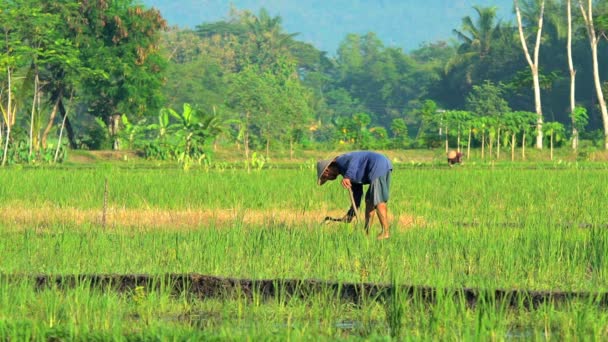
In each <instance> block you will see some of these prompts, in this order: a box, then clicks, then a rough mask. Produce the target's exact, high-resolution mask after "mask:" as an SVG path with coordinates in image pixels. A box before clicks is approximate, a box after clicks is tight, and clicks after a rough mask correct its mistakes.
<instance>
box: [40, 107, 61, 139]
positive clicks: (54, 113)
mask: <svg viewBox="0 0 608 342" xmlns="http://www.w3.org/2000/svg"><path fill="white" fill-rule="evenodd" d="M59 99H60V98H57V101H56V102H55V105H54V106H53V110H52V111H51V116H50V117H49V122H48V123H47V125H46V128H45V129H44V131H43V132H42V138H41V139H40V144H41V145H42V148H46V146H47V144H46V141H47V139H48V136H49V133H50V132H51V128H53V123H54V122H55V117H56V116H57V109H58V108H59Z"/></svg>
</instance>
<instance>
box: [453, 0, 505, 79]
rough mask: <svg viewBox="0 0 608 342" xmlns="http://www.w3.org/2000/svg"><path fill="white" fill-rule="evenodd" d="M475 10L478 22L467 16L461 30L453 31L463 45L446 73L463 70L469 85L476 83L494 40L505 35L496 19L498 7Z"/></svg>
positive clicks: (474, 7) (463, 20)
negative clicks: (475, 74)
mask: <svg viewBox="0 0 608 342" xmlns="http://www.w3.org/2000/svg"><path fill="white" fill-rule="evenodd" d="M473 9H475V11H476V12H477V20H473V18H471V17H470V16H466V17H464V18H463V19H462V27H461V29H460V30H456V29H454V30H453V31H452V32H453V33H454V34H455V35H456V37H457V38H458V40H460V41H461V42H462V44H461V45H460V46H459V47H458V53H457V54H456V55H455V56H454V57H453V58H451V59H450V60H449V61H448V63H447V65H446V73H447V72H449V71H452V70H454V69H462V70H463V71H464V74H465V79H466V82H467V83H468V84H473V83H474V73H475V69H476V67H477V65H478V64H479V63H482V62H483V61H484V60H485V59H486V58H487V57H488V55H489V54H490V52H491V49H492V42H493V40H494V39H497V38H498V37H500V35H502V33H503V29H502V25H501V23H500V21H497V18H496V11H497V9H496V7H480V6H473Z"/></svg>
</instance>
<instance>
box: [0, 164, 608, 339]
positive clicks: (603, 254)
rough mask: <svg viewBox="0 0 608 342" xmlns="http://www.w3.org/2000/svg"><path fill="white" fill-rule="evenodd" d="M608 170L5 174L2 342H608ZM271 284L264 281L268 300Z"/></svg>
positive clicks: (0, 254) (0, 214)
mask: <svg viewBox="0 0 608 342" xmlns="http://www.w3.org/2000/svg"><path fill="white" fill-rule="evenodd" d="M607 175H608V164H605V163H600V162H597V163H592V162H589V163H575V162H574V163H568V164H558V163H555V164H554V163H543V164H541V163H538V164H531V163H530V164H526V163H523V162H522V163H517V164H495V165H489V164H488V165H486V164H478V165H473V164H471V165H466V164H465V165H460V166H457V167H453V168H449V167H447V165H443V164H441V165H439V164H411V163H410V164H408V163H395V170H394V172H393V177H392V187H391V200H390V202H389V206H388V207H389V218H390V222H391V238H390V239H388V240H384V241H377V240H376V239H375V235H376V233H377V232H379V230H380V227H379V223H378V222H375V224H374V225H373V226H372V230H371V233H370V235H369V236H367V235H365V233H364V230H363V224H362V223H361V222H358V221H354V222H353V223H351V224H345V223H339V222H332V223H329V224H325V223H324V222H323V218H324V217H326V216H341V215H343V214H344V212H345V211H346V209H348V207H349V205H350V200H349V196H348V192H347V191H346V190H344V189H343V188H342V187H341V186H340V184H339V182H328V183H327V184H325V185H324V186H322V187H320V186H318V185H316V182H315V177H316V171H315V166H314V162H313V161H309V162H297V163H292V164H290V165H273V164H272V163H269V164H268V165H266V166H265V167H264V168H263V169H261V170H251V171H250V172H247V171H246V170H244V169H242V168H240V167H231V166H230V165H223V166H222V167H216V168H210V169H200V170H199V169H192V170H189V171H184V170H180V169H174V168H158V167H140V166H135V165H131V166H130V165H129V164H126V166H125V165H112V164H108V165H100V166H92V167H47V168H26V167H24V168H21V167H12V168H6V169H0V339H1V340H11V341H19V340H129V341H130V340H137V341H139V340H146V341H147V340H153V341H156V340H281V341H283V340H314V341H318V340H332V341H333V340H391V339H395V340H499V341H500V340H564V339H566V340H606V339H607V338H608V299H607V296H606V293H608V253H607V248H608V219H607V218H606V217H607V215H606V208H608V182H606V179H607ZM256 284H257V285H256Z"/></svg>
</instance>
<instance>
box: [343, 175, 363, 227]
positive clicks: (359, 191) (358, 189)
mask: <svg viewBox="0 0 608 342" xmlns="http://www.w3.org/2000/svg"><path fill="white" fill-rule="evenodd" d="M351 189H352V191H353V199H354V200H355V205H356V206H357V209H359V208H360V207H361V198H362V197H363V184H358V183H355V184H352V186H351ZM354 217H355V208H353V206H352V204H351V206H350V209H348V212H346V215H344V218H343V220H344V221H346V222H351V221H352V220H353V218H354Z"/></svg>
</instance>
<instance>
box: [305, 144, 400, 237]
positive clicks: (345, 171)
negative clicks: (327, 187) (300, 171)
mask: <svg viewBox="0 0 608 342" xmlns="http://www.w3.org/2000/svg"><path fill="white" fill-rule="evenodd" d="M392 171H393V165H392V164H391V162H390V160H388V158H386V157H385V156H384V155H382V154H379V153H376V152H371V151H355V152H349V153H345V154H342V155H339V156H337V157H336V158H334V159H328V160H320V161H318V162H317V183H318V184H319V185H323V184H325V182H327V181H328V180H334V179H336V178H338V175H341V176H342V186H343V187H344V188H346V189H349V191H352V193H353V198H354V205H355V206H356V208H355V207H353V205H351V207H350V209H349V210H348V212H347V213H346V215H345V216H344V218H343V219H342V220H343V221H345V222H351V221H352V219H353V217H354V216H355V212H356V211H355V210H356V209H358V208H359V206H360V205H361V197H362V195H363V185H364V184H369V188H368V189H367V192H366V193H365V232H366V233H367V232H369V226H370V223H371V221H372V220H373V217H374V210H375V213H377V214H378V219H379V221H380V225H381V226H382V231H381V232H380V234H379V235H378V239H379V240H381V239H387V238H388V237H389V236H390V234H389V226H388V216H387V208H386V204H387V202H388V198H389V188H390V184H391V172H392Z"/></svg>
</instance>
